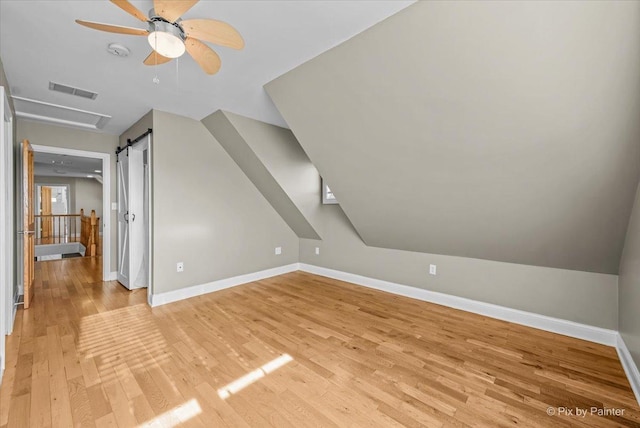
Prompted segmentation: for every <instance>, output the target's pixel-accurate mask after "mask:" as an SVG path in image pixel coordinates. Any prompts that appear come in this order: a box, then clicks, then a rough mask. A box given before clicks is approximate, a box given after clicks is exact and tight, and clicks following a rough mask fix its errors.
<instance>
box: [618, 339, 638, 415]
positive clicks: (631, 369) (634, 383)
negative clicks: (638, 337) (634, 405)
mask: <svg viewBox="0 0 640 428" xmlns="http://www.w3.org/2000/svg"><path fill="white" fill-rule="evenodd" d="M616 339H617V340H616V351H618V357H620V363H622V368H623V369H624V372H625V373H626V374H627V379H629V383H630V384H631V389H632V390H633V393H634V394H635V396H636V400H637V401H638V403H639V404H640V371H638V366H636V363H635V362H634V361H633V358H632V357H631V352H629V349H628V348H627V345H626V344H625V343H624V340H622V336H621V335H620V333H617V334H616Z"/></svg>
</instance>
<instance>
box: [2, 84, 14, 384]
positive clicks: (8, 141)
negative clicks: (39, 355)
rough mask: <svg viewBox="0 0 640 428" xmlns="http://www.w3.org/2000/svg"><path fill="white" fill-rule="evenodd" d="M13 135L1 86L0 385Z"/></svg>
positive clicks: (9, 323)
mask: <svg viewBox="0 0 640 428" xmlns="http://www.w3.org/2000/svg"><path fill="white" fill-rule="evenodd" d="M14 150H15V147H14V135H13V115H12V113H11V107H10V106H9V99H8V98H7V92H6V89H5V88H4V86H0V305H1V307H0V341H1V343H0V384H2V377H3V375H4V369H5V365H6V341H5V335H9V334H11V332H12V330H13V319H14V317H13V315H14V310H15V306H14V304H13V302H14V300H13V293H14V289H15V288H14V246H13V244H14V242H15V236H16V234H15V227H14V222H13V218H14V217H13V213H14V209H15V194H14V189H15V186H14V168H13V162H14Z"/></svg>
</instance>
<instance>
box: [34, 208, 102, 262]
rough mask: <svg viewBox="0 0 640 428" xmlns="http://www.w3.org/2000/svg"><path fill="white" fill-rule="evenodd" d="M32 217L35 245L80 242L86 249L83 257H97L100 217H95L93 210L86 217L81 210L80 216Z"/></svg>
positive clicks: (42, 215)
mask: <svg viewBox="0 0 640 428" xmlns="http://www.w3.org/2000/svg"><path fill="white" fill-rule="evenodd" d="M34 217H35V221H36V232H37V235H36V245H46V244H65V243H69V242H80V243H81V244H82V245H84V247H85V249H86V251H85V256H88V257H94V256H97V255H98V252H97V246H98V233H99V231H98V225H99V224H100V217H96V212H95V210H91V215H88V216H85V215H84V210H83V209H81V210H80V214H38V215H35V216H34ZM78 229H80V230H78ZM78 232H80V233H79V234H78Z"/></svg>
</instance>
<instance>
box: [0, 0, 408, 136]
mask: <svg viewBox="0 0 640 428" xmlns="http://www.w3.org/2000/svg"><path fill="white" fill-rule="evenodd" d="M132 3H133V4H134V5H135V6H136V7H137V8H138V9H140V10H141V11H144V12H145V13H146V12H147V11H148V10H150V9H151V8H152V7H153V2H152V1H151V0H134V1H132ZM411 3H412V2H411V1H361V0H357V1H206V0H202V1H200V2H198V3H197V4H196V5H195V6H194V7H193V8H191V9H190V10H189V11H188V12H187V13H186V14H185V15H184V17H185V18H214V19H218V20H223V21H226V22H228V23H230V24H232V25H233V26H234V27H235V28H236V29H237V30H238V31H239V32H240V33H241V34H242V36H243V37H244V40H245V43H246V45H245V48H244V50H242V51H236V50H233V49H229V48H225V47H216V46H213V45H211V46H212V47H213V48H214V49H215V50H216V51H217V52H218V54H219V55H220V57H221V59H222V68H221V70H220V72H218V73H217V74H216V75H214V76H209V75H206V74H205V73H203V72H202V70H200V68H199V67H198V65H197V64H196V63H195V62H194V61H193V60H192V59H191V58H189V57H188V56H186V55H185V56H184V57H182V58H180V59H179V61H173V62H171V63H168V64H164V65H159V66H157V67H148V66H144V65H143V64H142V61H143V60H144V59H145V58H146V56H147V55H148V54H149V52H150V47H149V44H148V42H147V40H146V37H138V36H126V35H119V34H112V33H105V32H101V31H95V30H90V29H88V28H85V27H81V26H80V25H78V24H76V23H75V22H74V20H75V19H85V20H89V21H97V22H104V23H111V24H116V25H124V26H130V27H138V28H140V27H144V24H143V23H141V22H140V21H138V20H137V19H135V18H133V17H132V16H130V15H128V14H127V13H125V12H124V11H122V10H121V9H119V8H118V7H116V6H115V5H113V4H111V3H110V2H108V1H28V0H2V1H0V57H1V58H2V62H3V64H4V67H5V72H6V74H7V78H8V81H9V82H10V84H11V86H12V88H11V89H12V94H13V95H15V96H19V97H24V98H28V99H35V100H38V101H43V102H47V103H53V104H59V105H62V106H66V107H71V108H76V109H81V110H86V111H91V112H95V113H100V114H104V115H109V116H112V119H111V120H110V121H109V122H108V123H107V124H106V126H105V127H104V131H105V132H107V133H111V134H117V135H119V134H121V133H122V132H123V131H124V130H126V129H127V128H128V127H129V126H130V125H131V124H132V123H134V122H135V121H136V120H138V119H139V118H140V117H141V116H142V115H144V114H145V113H147V112H148V111H149V110H150V109H151V108H155V109H159V110H163V111H167V112H172V113H176V114H180V115H183V116H188V117H191V118H194V119H198V120H199V119H201V118H203V117H205V116H207V115H209V114H211V113H212V112H214V111H216V110H218V109H221V108H223V109H226V110H229V111H234V112H237V113H240V114H243V115H245V116H249V117H253V118H256V119H260V120H262V121H265V122H269V123H274V124H278V125H282V126H286V123H285V122H284V121H283V119H282V117H281V116H280V114H279V113H278V111H277V109H276V108H275V107H274V106H273V104H272V103H271V101H270V99H269V98H268V97H267V96H266V94H265V92H264V90H263V88H262V87H263V85H264V84H265V83H266V82H268V81H269V80H271V79H273V78H275V77H277V76H279V75H281V74H282V73H284V72H286V71H288V70H290V69H291V68H293V67H295V66H297V65H299V64H301V63H303V62H304V61H306V60H308V59H310V58H313V57H314V56H316V55H318V54H320V53H322V52H324V51H326V50H327V49H329V48H331V47H333V46H335V45H337V44H339V43H341V42H343V41H344V40H346V39H348V38H350V37H352V36H354V35H356V34H357V33H359V32H361V31H362V30H364V29H366V28H368V27H370V26H371V25H374V24H375V23H377V22H379V21H380V20H382V19H384V18H386V17H388V16H389V15H392V14H393V13H395V12H397V11H398V10H401V9H402V8H404V7H406V6H407V5H409V4H411ZM112 42H116V43H120V44H123V45H125V46H126V47H128V48H129V49H130V50H131V55H130V56H129V57H127V58H120V57H115V56H113V55H111V54H109V53H108V52H107V45H108V44H109V43H112ZM156 75H157V77H158V78H159V81H160V83H159V84H155V83H153V78H154V77H155V76H156ZM50 81H53V82H56V83H61V84H65V85H69V86H73V87H78V88H80V89H85V90H89V91H94V92H97V93H98V97H97V99H96V100H88V99H84V98H78V97H75V96H70V95H67V94H61V93H58V92H52V91H50V90H49V89H48V87H49V82H50Z"/></svg>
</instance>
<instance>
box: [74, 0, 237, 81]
mask: <svg viewBox="0 0 640 428" xmlns="http://www.w3.org/2000/svg"><path fill="white" fill-rule="evenodd" d="M110 1H111V3H113V4H115V5H116V6H118V7H119V8H120V9H122V10H124V11H125V12H127V13H129V14H130V15H132V16H134V17H136V18H138V19H139V20H140V21H142V22H145V23H147V24H148V29H140V28H132V27H122V26H120V25H110V24H101V23H99V22H91V21H83V20H80V19H76V22H77V23H78V24H80V25H84V26H85V27H89V28H93V29H94V30H100V31H106V32H109V33H119V34H128V35H133V36H147V40H148V41H149V44H150V45H151V48H152V49H153V51H152V52H151V53H150V54H149V56H148V57H147V58H146V59H145V60H144V64H145V65H158V64H164V63H166V62H169V61H171V60H172V59H173V58H178V57H180V56H181V55H182V54H184V52H185V51H187V52H188V53H189V55H191V57H192V58H193V59H194V60H195V61H196V62H197V63H198V65H200V68H202V70H204V72H205V73H207V74H215V73H217V72H218V70H220V65H221V62H220V57H219V56H218V54H217V53H216V52H215V51H214V50H213V49H211V48H210V47H209V46H207V45H206V44H204V43H203V42H202V40H204V41H207V42H210V43H213V44H216V45H220V46H226V47H229V48H233V49H242V48H243V47H244V40H243V39H242V36H241V35H240V33H238V32H237V31H236V29H235V28H233V27H232V26H231V25H229V24H227V23H226V22H222V21H217V20H215V19H187V20H182V19H181V18H180V17H181V16H182V15H183V14H184V13H185V12H187V11H188V10H189V9H191V7H193V5H195V4H196V3H197V2H198V0H154V1H153V9H151V11H150V12H149V17H148V18H147V16H145V14H144V13H142V12H141V11H140V10H139V9H137V8H136V7H135V6H134V5H132V4H131V3H129V1H127V0H110Z"/></svg>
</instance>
